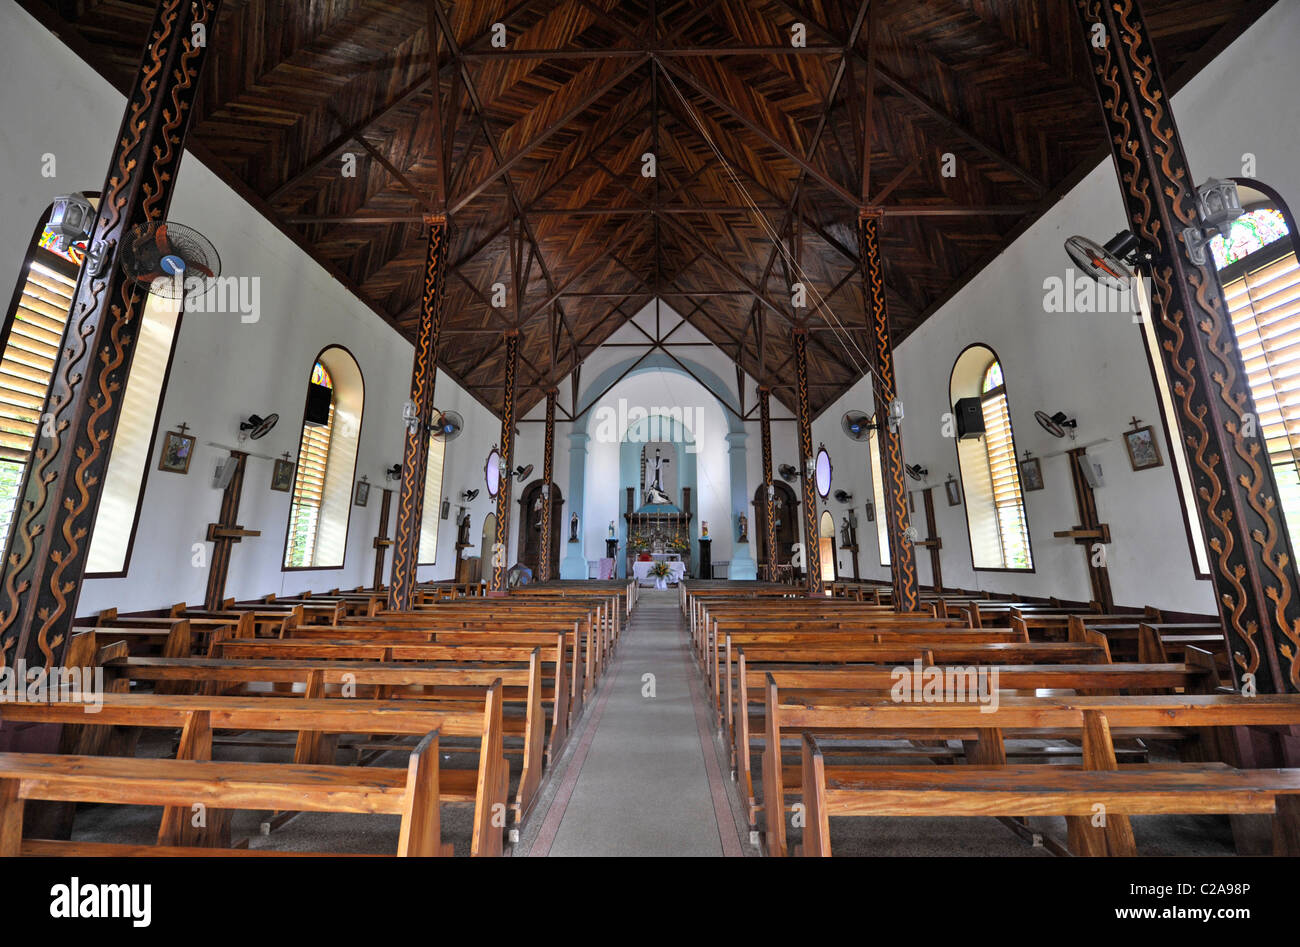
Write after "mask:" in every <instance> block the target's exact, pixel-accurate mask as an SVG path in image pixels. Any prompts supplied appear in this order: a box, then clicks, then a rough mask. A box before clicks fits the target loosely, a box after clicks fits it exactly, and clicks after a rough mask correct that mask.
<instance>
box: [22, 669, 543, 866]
mask: <svg viewBox="0 0 1300 947" xmlns="http://www.w3.org/2000/svg"><path fill="white" fill-rule="evenodd" d="M159 660H162V659H159ZM173 660H177V659H173ZM190 660H193V659H190ZM322 682H323V674H322V672H320V671H313V672H310V673H309V677H308V681H307V690H306V693H305V695H304V696H303V697H301V698H298V697H276V696H257V695H253V696H250V695H239V696H233V695H221V696H212V695H175V694H173V695H159V694H124V693H112V692H110V693H105V694H103V695H102V701H103V703H102V705H101V706H100V707H99V709H98V710H97V711H96V712H95V713H93V714H88V713H87V711H86V708H85V707H84V706H82V705H80V704H77V703H73V702H59V703H48V702H26V701H18V702H13V703H6V704H2V705H0V720H14V721H20V722H26V723H58V724H64V725H73V726H77V727H78V728H79V729H80V731H81V733H80V741H79V743H80V745H79V746H78V753H77V754H74V755H87V754H89V755H92V756H98V755H100V754H101V752H102V736H103V735H104V733H105V728H107V727H130V728H142V727H161V728H176V729H180V730H181V740H180V744H179V750H178V754H179V756H180V758H183V759H190V760H211V757H212V746H213V739H212V732H213V731H214V730H217V729H221V730H231V731H256V732H262V731H273V732H289V733H296V734H297V744H296V746H295V748H294V762H295V763H298V764H332V763H333V738H336V737H337V735H339V734H367V735H407V736H422V735H423V734H425V733H427V732H429V731H430V730H431V729H435V727H434V726H431V724H433V725H436V729H438V730H440V731H441V733H442V736H443V737H458V738H472V739H475V740H477V741H478V742H479V750H478V756H479V763H478V766H477V768H476V769H475V770H447V771H445V772H444V773H443V774H442V778H441V789H440V793H441V799H442V801H443V802H452V803H459V804H466V805H470V806H472V807H473V811H474V820H473V822H474V837H473V842H472V853H473V854H476V855H499V854H501V851H502V838H501V829H502V828H503V827H504V818H503V817H504V814H505V811H506V790H507V781H508V771H507V770H506V767H505V761H504V755H503V753H504V751H503V730H502V703H503V701H502V684H501V681H500V679H499V678H497V679H496V680H494V682H493V683H492V684H490V685H489V686H487V687H485V688H484V689H483V698H482V701H481V704H479V705H478V706H481V708H482V709H481V710H480V709H472V710H471V709H466V704H467V701H466V699H465V698H464V697H459V698H458V703H456V704H453V703H451V702H444V703H441V704H436V703H423V702H412V701H374V700H363V699H349V700H338V699H321V697H320V694H321V693H322V690H323V687H322ZM327 736H328V737H330V739H327V738H326V737H327ZM400 749H402V750H403V751H406V750H409V749H410V748H409V747H401V748H400ZM111 758H113V759H119V760H120V759H124V758H123V757H111ZM530 789H531V790H532V791H533V792H535V784H532V785H530ZM238 808H249V807H238ZM282 808H287V809H290V810H294V811H297V810H296V809H295V807H293V806H288V807H282ZM183 815H184V814H183V813H180V812H168V813H166V814H165V815H164V819H163V827H162V829H160V834H159V841H160V844H166V843H176V842H178V841H179V840H180V839H181V838H182V836H183V835H184V834H185V833H186V831H187V828H188V827H187V825H186V822H185V819H184V818H183Z"/></svg>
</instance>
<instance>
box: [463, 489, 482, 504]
mask: <svg viewBox="0 0 1300 947" xmlns="http://www.w3.org/2000/svg"><path fill="white" fill-rule="evenodd" d="M477 497H478V490H462V491H461V494H460V498H461V499H462V500H464V501H465V502H466V503H472V502H473V501H474V500H475V499H476V498H477Z"/></svg>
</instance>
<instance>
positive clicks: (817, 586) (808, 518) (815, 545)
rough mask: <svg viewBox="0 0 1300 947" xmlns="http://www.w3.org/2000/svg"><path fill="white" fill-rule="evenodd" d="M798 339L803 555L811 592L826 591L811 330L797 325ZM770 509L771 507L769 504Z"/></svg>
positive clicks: (796, 378) (795, 337) (795, 336)
mask: <svg viewBox="0 0 1300 947" xmlns="http://www.w3.org/2000/svg"><path fill="white" fill-rule="evenodd" d="M791 336H792V338H793V341H794V387H795V396H796V398H797V400H798V402H799V483H800V484H801V485H802V486H803V537H804V543H803V549H804V552H803V559H804V568H806V569H807V570H808V594H809V595H810V596H812V595H821V594H822V557H821V542H820V541H819V537H818V531H817V485H816V483H815V482H814V478H813V477H812V476H810V475H809V473H808V465H809V464H811V463H812V459H813V446H812V412H811V410H809V407H808V330H807V329H805V328H804V327H803V326H796V327H795V328H794V330H793V331H792V333H791ZM768 509H769V510H770V509H771V507H770V506H769V507H768Z"/></svg>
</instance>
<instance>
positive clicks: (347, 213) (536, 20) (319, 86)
mask: <svg viewBox="0 0 1300 947" xmlns="http://www.w3.org/2000/svg"><path fill="white" fill-rule="evenodd" d="M22 2H23V5H24V6H25V7H26V8H27V9H28V10H29V11H31V12H32V13H33V14H34V15H36V16H38V17H39V18H40V19H42V20H43V21H44V22H45V23H46V24H47V25H49V26H50V27H51V28H52V29H54V30H55V32H56V33H58V34H59V35H60V36H61V37H62V38H63V39H64V41H65V42H67V43H68V44H69V45H70V46H72V47H73V48H74V49H75V50H76V51H77V52H78V53H79V54H80V55H82V56H83V58H85V59H86V60H87V61H89V62H90V63H91V64H92V65H93V66H95V67H96V68H97V69H98V70H99V71H100V72H101V73H102V74H104V75H106V76H107V77H108V78H109V79H110V80H111V81H113V82H114V83H115V84H117V85H118V86H119V87H122V88H125V87H126V86H127V85H128V84H129V82H130V78H131V76H132V74H133V73H134V71H135V69H136V67H137V65H138V63H139V59H140V54H141V49H142V46H143V43H144V40H145V33H146V31H147V29H148V26H149V22H150V19H151V16H152V12H153V9H154V6H155V3H154V0H22ZM1273 2H1275V0H1145V2H1144V3H1143V7H1144V9H1145V12H1146V15H1147V19H1148V23H1149V25H1150V27H1151V31H1152V34H1153V36H1154V37H1155V39H1156V45H1157V54H1158V56H1159V63H1160V66H1161V68H1162V70H1163V71H1164V73H1165V76H1166V78H1167V79H1168V80H1169V84H1170V86H1171V88H1172V89H1177V88H1179V87H1180V86H1181V85H1182V84H1183V83H1185V82H1186V80H1187V78H1189V77H1190V76H1191V75H1193V74H1194V73H1195V71H1196V70H1197V69H1199V68H1200V66H1201V65H1203V64H1204V62H1205V61H1207V60H1208V59H1209V58H1210V57H1211V56H1212V55H1214V54H1216V53H1217V52H1218V51H1219V50H1221V49H1222V48H1223V47H1224V46H1225V45H1226V44H1227V43H1228V42H1230V41H1231V40H1232V39H1233V38H1235V37H1236V36H1237V35H1239V34H1240V33H1241V31H1242V30H1244V29H1245V28H1246V27H1247V26H1249V25H1250V23H1252V22H1254V21H1255V20H1256V19H1257V18H1258V17H1259V16H1260V15H1262V13H1263V12H1265V11H1266V10H1267V9H1268V7H1269V6H1271V5H1272V3H1273ZM872 7H874V8H875V9H872ZM497 23H500V24H504V26H505V37H506V45H505V48H497V47H494V46H493V42H492V39H493V25H494V24H497ZM797 23H802V24H804V26H805V29H806V35H807V40H806V46H805V47H803V48H795V47H794V46H792V44H791V35H792V32H791V31H792V28H793V27H794V26H795V24H797ZM431 34H432V35H436V36H438V37H439V39H438V43H437V49H436V51H435V50H432V49H431V48H430V42H429V37H430V35H431ZM212 41H213V43H214V49H215V52H216V55H215V56H214V57H213V58H212V59H211V60H210V64H209V67H208V71H207V73H206V75H205V77H204V85H203V89H202V94H201V95H200V97H199V105H198V109H197V112H196V115H195V120H194V123H193V127H192V131H191V135H190V144H191V148H192V150H194V151H196V153H198V154H199V156H200V157H201V158H203V160H205V161H206V162H208V163H210V164H211V165H212V166H213V167H214V169H215V170H216V171H218V173H220V174H221V175H222V176H223V178H225V179H226V180H227V181H228V182H229V183H231V184H232V185H233V186H234V187H235V188H236V189H237V190H238V191H239V192H240V193H241V194H243V195H244V196H245V197H246V198H248V199H249V200H250V201H251V202H252V203H253V204H254V206H256V207H257V208H258V209H259V210H260V211H261V212H262V213H263V214H265V215H266V216H267V217H268V218H269V219H270V220H271V221H273V222H274V223H275V224H276V225H277V226H279V227H280V228H281V229H282V230H284V231H285V232H286V233H288V234H289V235H290V236H291V237H293V239H295V240H296V241H297V242H298V243H299V244H300V245H301V246H302V247H303V248H304V249H306V250H307V251H308V252H309V253H310V254H311V255H312V256H313V257H314V258H315V259H317V260H318V261H320V262H321V263H322V264H323V265H325V266H326V268H327V269H329V270H330V272H331V273H333V274H334V275H335V276H336V277H337V278H338V279H340V281H341V282H343V283H344V284H345V285H346V286H348V287H349V288H350V289H351V290H352V291H353V292H354V293H356V294H357V296H358V297H360V298H361V299H362V300H363V301H365V302H366V303H367V304H369V305H370V306H371V307H372V308H373V309H374V310H375V311H376V312H377V313H378V314H379V315H380V316H381V317H382V318H384V319H385V320H387V321H389V322H390V323H392V324H393V325H394V326H396V327H397V328H398V329H399V331H401V332H402V333H403V334H404V335H406V336H407V337H408V338H411V339H414V337H415V332H416V326H417V322H418V319H419V314H420V296H421V288H422V278H423V262H424V254H425V243H426V241H425V238H424V233H425V231H424V225H423V221H422V219H423V215H425V214H426V213H430V212H437V211H438V210H439V209H441V208H442V207H443V206H444V205H445V208H446V210H447V212H448V214H449V218H450V222H451V231H452V239H451V244H450V252H449V259H450V262H451V271H450V276H449V279H448V282H447V301H446V307H447V309H446V320H445V323H444V325H445V329H444V335H443V341H442V349H441V355H440V365H441V366H442V368H443V369H444V370H446V371H448V372H449V373H450V374H451V375H452V376H453V377H455V378H456V379H457V380H458V381H460V382H461V383H462V384H464V385H465V386H467V387H468V388H469V389H470V391H471V392H472V393H473V394H474V395H475V396H476V397H478V398H479V399H480V400H481V401H483V402H484V403H485V404H487V405H488V406H489V407H491V408H492V409H493V410H499V408H500V402H501V389H500V384H501V378H502V374H503V372H502V365H501V359H502V352H503V346H502V345H501V332H502V331H503V330H506V329H509V328H510V327H513V326H517V327H518V328H519V329H520V330H521V333H522V343H521V356H522V358H521V362H522V366H521V367H522V371H521V373H520V388H519V398H520V402H521V407H522V408H524V409H525V410H526V409H527V408H528V407H529V406H531V405H532V404H534V403H536V402H537V401H538V400H539V399H540V398H541V397H543V394H544V392H545V390H546V389H547V388H549V387H551V386H553V385H555V384H557V383H558V382H559V381H560V380H561V379H563V378H564V376H565V375H566V374H568V373H569V372H570V371H571V370H572V369H573V367H574V365H575V364H578V363H580V362H581V360H582V358H583V357H584V356H585V355H587V354H589V353H590V352H591V351H592V350H593V349H594V348H595V347H597V346H598V345H599V344H600V343H601V342H602V341H603V340H605V339H606V338H607V337H608V336H609V335H610V334H611V333H612V332H614V331H615V330H616V329H618V328H619V327H620V326H621V325H622V324H623V323H624V322H625V321H626V320H627V319H628V318H629V317H630V316H631V315H632V314H634V313H635V312H636V311H637V310H638V309H640V308H641V307H642V306H643V305H644V304H645V303H646V302H647V301H650V300H652V299H653V298H654V296H655V294H656V292H657V293H658V295H659V296H660V297H661V298H662V299H663V300H664V301H665V302H667V303H670V304H672V305H673V306H674V308H676V309H677V310H678V311H680V312H682V313H684V314H685V315H686V317H687V319H688V320H689V321H690V322H691V323H692V324H693V325H694V326H695V327H696V328H697V329H698V330H699V331H700V332H702V333H703V334H704V335H705V336H707V337H708V338H709V339H710V340H711V341H713V342H714V343H715V344H717V345H718V346H719V347H720V348H722V349H723V350H724V351H726V352H727V353H728V354H730V355H731V356H732V358H733V359H735V360H736V361H737V362H738V363H739V364H740V365H741V366H742V367H743V368H744V369H745V370H746V371H747V372H749V373H750V374H751V375H752V376H754V377H756V378H758V379H760V380H762V381H767V382H768V383H770V384H771V385H772V386H773V387H774V389H775V393H776V395H777V397H778V398H780V399H781V400H782V401H784V402H786V404H787V405H792V403H793V395H792V390H791V385H790V378H791V374H792V372H791V367H790V366H791V361H792V360H791V350H790V345H789V329H790V327H791V325H792V324H793V323H794V321H795V320H796V319H799V318H801V317H802V316H803V315H806V311H805V312H803V313H800V312H797V311H796V310H794V309H793V308H792V306H791V296H790V290H789V287H790V285H791V284H792V283H793V282H795V281H796V279H797V276H796V275H795V274H794V273H793V272H792V271H791V267H790V265H789V261H788V257H787V254H785V253H778V252H776V251H775V244H774V241H773V239H772V233H776V234H779V235H780V236H781V238H782V241H783V243H784V245H785V246H786V247H787V249H788V251H789V254H788V256H790V257H793V259H795V260H796V261H797V262H798V265H799V267H801V268H802V271H803V273H804V276H805V282H809V283H810V284H811V285H812V286H813V287H815V288H816V290H817V293H818V294H819V295H820V296H821V297H823V298H824V300H825V304H826V306H827V307H828V308H829V309H830V310H831V311H832V312H833V313H834V315H835V318H836V319H838V321H839V322H840V323H842V324H843V325H844V326H846V327H848V331H849V332H851V333H853V334H854V335H855V336H857V339H858V345H859V346H861V347H862V348H863V349H865V347H866V342H865V337H864V334H863V330H862V328H861V327H862V326H864V324H865V322H866V314H865V311H864V295H863V292H862V286H861V284H862V278H861V275H860V272H859V270H858V261H857V255H858V251H857V239H856V220H857V213H858V208H859V207H860V206H862V205H869V206H880V207H882V208H883V212H884V215H885V216H884V221H883V224H882V229H881V246H882V256H883V263H884V272H885V278H886V282H887V289H888V304H889V310H890V316H891V319H892V323H893V327H894V328H893V331H894V341H895V343H897V342H898V341H900V340H901V339H903V338H904V337H906V335H907V334H908V333H909V332H910V331H911V330H912V329H913V328H915V327H916V326H917V325H918V324H919V323H920V322H921V321H922V320H924V319H925V318H926V317H927V316H928V315H929V314H931V313H932V312H933V311H934V310H935V309H936V308H937V307H938V306H939V305H941V304H942V303H943V302H944V301H945V300H946V299H948V298H949V297H950V296H951V295H952V294H953V293H954V292H955V291H956V290H957V289H958V288H959V287H960V286H961V285H963V284H964V283H965V282H966V281H967V280H968V279H969V278H970V277H971V276H972V275H973V274H974V273H975V272H977V271H978V270H979V269H980V268H981V267H982V266H983V265H984V264H985V263H986V262H987V261H988V260H989V259H991V258H992V257H993V256H995V255H996V254H997V253H998V252H1000V251H1001V250H1002V249H1003V248H1004V247H1005V246H1006V245H1007V244H1008V243H1009V242H1010V241H1011V240H1012V239H1014V237H1015V236H1016V235H1017V234H1018V233H1020V232H1021V231H1022V230H1023V229H1024V228H1025V227H1026V226H1028V224H1029V223H1030V222H1032V220H1034V219H1036V218H1037V217H1038V216H1039V215H1040V214H1041V213H1042V212H1043V211H1044V210H1045V209H1046V208H1047V207H1049V206H1050V205H1051V204H1052V203H1053V202H1054V201H1055V199H1056V198H1057V196H1059V194H1060V193H1062V192H1063V191H1064V190H1066V189H1067V188H1068V187H1070V186H1071V185H1072V184H1073V183H1074V182H1075V181H1077V180H1078V178H1079V177H1081V176H1082V174H1083V173H1085V172H1086V171H1087V170H1089V169H1090V168H1092V167H1093V166H1095V164H1096V163H1097V161H1098V160H1099V159H1101V158H1102V157H1103V156H1104V155H1105V154H1106V145H1105V140H1104V132H1103V126H1102V122H1101V119H1100V115H1099V110H1098V107H1097V102H1096V96H1095V93H1094V92H1093V89H1092V82H1091V79H1090V77H1089V75H1088V74H1087V72H1086V68H1087V65H1086V60H1085V56H1084V49H1083V45H1082V44H1083V36H1082V32H1081V30H1080V28H1079V26H1078V24H1077V22H1076V15H1075V13H1074V9H1073V0H797V2H787V0H748V2H745V0H712V2H708V0H689V2H680V0H677V2H675V0H658V2H656V0H645V2H636V0H632V2H621V0H507V2H500V0H472V2H470V0H461V2H458V3H454V4H452V3H446V2H445V0H385V2H381V0H225V3H224V4H223V9H222V13H221V17H220V20H219V22H218V27H217V29H216V33H215V36H214V37H213V38H212ZM435 70H436V73H437V81H436V82H434V81H432V80H431V77H432V75H433V74H434V71H435ZM440 139H441V142H442V153H441V155H440V154H439V148H438V144H437V143H438V141H439V140H440ZM864 142H866V143H867V144H866V146H865V147H864V144H863V143H864ZM107 150H108V143H105V151H106V153H107ZM646 153H652V154H654V155H655V158H656V163H657V174H656V175H655V176H654V177H653V178H650V177H645V176H643V174H642V167H643V159H642V156H643V155H645V154H646ZM719 153H720V154H719ZM944 154H951V155H953V156H954V158H955V162H954V164H953V167H954V168H955V176H945V175H944V174H943V168H942V164H941V162H942V158H941V156H942V155H944ZM349 155H350V156H352V158H351V159H349V158H347V157H346V156H349ZM348 160H354V161H355V167H356V173H355V176H347V175H345V174H344V173H343V169H344V166H345V161H348ZM864 194H865V195H866V197H865V199H864V197H863V195H864ZM751 200H752V201H753V202H754V204H756V205H757V209H755V208H754V207H748V206H746V205H747V204H748V202H749V201H751ZM760 215H761V216H762V217H763V218H766V224H764V223H763V222H762V220H761V219H760ZM187 222H188V223H190V224H193V225H196V226H199V227H200V228H201V227H202V221H187ZM495 283H502V284H504V285H505V286H506V287H507V293H506V297H507V304H506V306H505V307H503V308H496V307H493V306H492V305H491V302H492V299H491V297H492V295H493V284H495ZM516 290H517V291H516ZM305 315H307V316H309V315H310V314H305ZM810 328H811V330H812V331H811V334H810V338H811V341H810V346H809V363H810V376H811V377H810V395H811V400H812V405H813V408H814V410H820V409H821V408H822V407H824V406H826V405H828V404H829V403H830V402H831V401H833V400H834V399H835V398H836V397H838V395H839V394H840V393H842V392H843V391H844V389H845V388H847V387H848V386H849V385H851V384H852V383H853V382H854V381H856V380H857V378H858V377H859V375H860V372H859V370H858V368H857V367H856V365H855V361H857V362H860V361H861V359H860V358H854V357H850V356H849V355H848V354H847V353H848V351H849V350H850V349H851V348H852V346H851V345H850V344H847V343H845V342H844V341H843V339H842V338H841V337H840V336H839V335H837V334H836V333H835V332H832V331H830V329H829V326H828V324H827V318H826V317H825V315H823V314H821V313H816V314H814V315H813V316H812V318H811V321H810Z"/></svg>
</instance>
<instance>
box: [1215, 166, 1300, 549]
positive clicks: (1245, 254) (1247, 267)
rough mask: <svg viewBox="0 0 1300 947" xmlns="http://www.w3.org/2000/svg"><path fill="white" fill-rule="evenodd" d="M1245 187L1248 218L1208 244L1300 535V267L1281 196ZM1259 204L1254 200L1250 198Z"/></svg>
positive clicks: (1291, 528)
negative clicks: (1280, 199)
mask: <svg viewBox="0 0 1300 947" xmlns="http://www.w3.org/2000/svg"><path fill="white" fill-rule="evenodd" d="M1259 186H1260V185H1257V184H1255V185H1253V186H1242V187H1241V199H1242V204H1243V206H1245V207H1246V208H1247V210H1246V213H1245V214H1244V215H1243V216H1241V217H1239V218H1237V219H1236V220H1235V221H1233V223H1232V224H1231V226H1230V227H1229V229H1228V233H1227V234H1226V235H1222V236H1216V237H1214V239H1213V240H1212V241H1211V243H1210V250H1211V252H1212V253H1213V254H1214V262H1215V265H1216V266H1217V267H1218V269H1219V278H1220V280H1221V281H1222V283H1223V296H1224V301H1225V303H1226V304H1227V307H1228V312H1229V314H1230V316H1231V317H1232V328H1233V331H1234V333H1235V334H1236V336H1237V345H1238V346H1239V347H1240V348H1241V358H1242V361H1243V362H1244V363H1245V366H1246V374H1247V377H1248V380H1249V383H1250V391H1251V394H1252V395H1253V396H1254V398H1255V409H1256V411H1257V412H1258V413H1259V417H1258V424H1259V431H1260V433H1262V434H1263V435H1264V440H1265V442H1266V443H1267V445H1268V453H1269V459H1270V461H1271V462H1272V464H1273V473H1274V476H1275V478H1276V480H1277V486H1278V494H1279V496H1278V500H1279V502H1280V503H1281V505H1282V512H1283V515H1284V516H1285V518H1286V523H1287V531H1288V532H1289V533H1290V534H1291V536H1292V537H1293V538H1295V537H1300V473H1297V462H1298V461H1300V265H1297V261H1296V245H1295V243H1294V242H1293V225H1294V221H1291V220H1290V219H1289V216H1290V215H1289V213H1288V212H1286V210H1285V207H1284V206H1283V205H1282V204H1281V203H1280V201H1278V200H1277V199H1276V198H1275V195H1271V194H1265V193H1264V192H1262V191H1259V190H1257V189H1256V188H1257V187H1259ZM1252 198H1254V200H1252Z"/></svg>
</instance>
